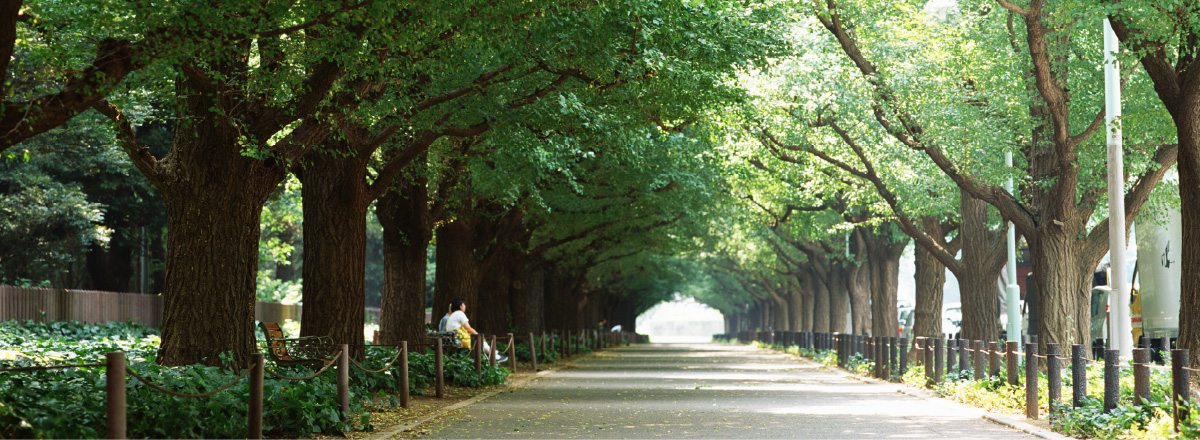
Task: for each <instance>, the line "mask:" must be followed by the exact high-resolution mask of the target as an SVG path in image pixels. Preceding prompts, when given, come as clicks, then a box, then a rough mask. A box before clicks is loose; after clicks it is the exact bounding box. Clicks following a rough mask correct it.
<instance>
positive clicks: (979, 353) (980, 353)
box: [974, 340, 987, 380]
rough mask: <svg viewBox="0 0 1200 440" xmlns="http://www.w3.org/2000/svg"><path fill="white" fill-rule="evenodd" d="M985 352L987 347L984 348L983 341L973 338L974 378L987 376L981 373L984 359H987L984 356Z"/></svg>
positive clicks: (979, 378) (981, 378) (980, 378)
mask: <svg viewBox="0 0 1200 440" xmlns="http://www.w3.org/2000/svg"><path fill="white" fill-rule="evenodd" d="M986 352H987V349H986V348H984V345H983V341H980V340H975V364H974V367H975V374H974V378H975V380H983V378H984V377H987V376H984V375H983V365H984V359H987V357H986V356H985V355H986Z"/></svg>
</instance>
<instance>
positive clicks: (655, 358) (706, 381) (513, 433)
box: [424, 344, 1035, 439]
mask: <svg viewBox="0 0 1200 440" xmlns="http://www.w3.org/2000/svg"><path fill="white" fill-rule="evenodd" d="M899 388H900V386H899V385H895V384H884V383H864V382H862V381H859V380H855V379H853V378H850V377H847V376H846V375H844V374H839V373H835V372H832V371H829V370H827V369H825V368H824V367H822V366H821V365H818V364H815V363H812V362H807V361H803V360H800V359H797V358H795V357H793V356H789V355H782V354H778V353H775V352H770V351H766V350H760V349H755V348H753V347H748V346H742V345H725V344H647V345H639V346H632V347H623V348H618V349H610V350H606V351H604V352H601V353H598V354H594V355H591V356H588V357H585V358H582V359H580V360H578V361H576V365H575V367H573V368H566V369H563V370H558V371H555V372H553V373H552V374H550V375H547V376H545V377H543V378H540V379H537V380H535V381H533V382H532V383H530V384H528V385H527V386H525V387H522V388H518V389H516V390H514V391H513V392H505V393H501V394H498V395H496V396H493V397H490V398H487V399H486V400H483V401H480V402H478V403H475V404H473V405H471V406H468V407H466V408H465V409H463V410H461V411H460V412H457V413H456V414H454V415H453V416H451V417H449V418H446V419H443V420H442V421H441V422H435V423H434V424H432V425H431V426H428V427H424V429H428V430H429V431H427V432H428V436H429V437H430V438H956V439H1018V438H1021V439H1024V438H1035V437H1032V436H1030V435H1029V434H1026V433H1023V432H1020V431H1017V430H1014V429H1012V428H1009V427H1006V426H1002V425H999V424H995V423H992V422H989V421H987V420H984V419H983V418H981V417H980V412H979V411H978V410H974V409H970V408H967V407H964V406H961V405H958V404H955V403H952V402H949V401H946V400H942V399H936V398H922V397H915V396H911V395H906V394H901V393H898V392H897V390H898V389H899Z"/></svg>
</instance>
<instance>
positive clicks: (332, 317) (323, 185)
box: [297, 141, 371, 358]
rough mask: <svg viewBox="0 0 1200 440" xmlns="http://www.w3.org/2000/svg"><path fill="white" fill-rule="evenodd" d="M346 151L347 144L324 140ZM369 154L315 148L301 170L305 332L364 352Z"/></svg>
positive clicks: (357, 354) (354, 353) (302, 324)
mask: <svg viewBox="0 0 1200 440" xmlns="http://www.w3.org/2000/svg"><path fill="white" fill-rule="evenodd" d="M326 146H327V147H331V149H333V150H335V151H347V150H348V149H347V148H346V147H345V145H344V144H341V143H340V142H337V141H334V142H330V143H327V144H326ZM366 160H367V159H366V158H360V157H357V155H354V154H353V153H351V154H347V155H340V154H335V153H334V154H313V155H311V156H310V157H309V159H308V160H307V161H306V162H307V163H306V164H305V165H306V166H305V167H304V168H303V170H302V171H300V172H298V173H297V176H298V177H299V178H300V183H301V184H302V186H301V196H302V197H303V201H304V269H303V271H304V272H303V273H304V290H303V293H304V309H303V312H302V314H303V315H302V318H301V320H300V335H301V336H329V337H331V338H333V341H334V343H337V344H349V345H350V347H351V349H350V353H351V355H352V356H354V357H356V358H361V357H362V350H363V349H362V344H363V325H364V322H365V319H366V314H365V311H364V307H365V305H366V304H365V301H366V299H365V290H364V289H365V287H364V286H365V282H364V275H365V273H366V252H367V251H366V249H367V226H366V225H367V223H366V217H367V207H368V206H369V205H370V203H371V200H370V198H369V197H368V196H367V188H366V176H365V173H366V166H365V165H364V164H363V162H364V161H366Z"/></svg>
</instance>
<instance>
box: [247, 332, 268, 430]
mask: <svg viewBox="0 0 1200 440" xmlns="http://www.w3.org/2000/svg"><path fill="white" fill-rule="evenodd" d="M250 361H251V362H254V367H253V368H251V369H250V384H249V388H250V408H249V409H248V410H247V418H248V419H250V430H249V431H250V432H248V433H247V434H246V438H252V439H259V438H262V418H263V369H264V366H265V364H266V360H265V359H264V358H263V355H262V353H255V354H254V355H253V356H251V357H250Z"/></svg>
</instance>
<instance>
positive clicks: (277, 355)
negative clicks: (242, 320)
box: [258, 322, 337, 369]
mask: <svg viewBox="0 0 1200 440" xmlns="http://www.w3.org/2000/svg"><path fill="white" fill-rule="evenodd" d="M258 328H260V329H262V331H263V336H264V337H265V339H266V342H267V347H266V348H267V356H268V357H270V358H271V359H272V360H274V361H275V363H277V364H279V365H284V366H294V365H301V366H305V367H309V368H313V369H318V368H321V367H324V366H326V365H329V364H331V363H333V361H334V359H336V354H337V347H336V346H334V344H333V339H332V338H330V337H328V336H308V337H303V338H284V337H283V329H281V328H279V324H276V323H274V322H260V323H258Z"/></svg>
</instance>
